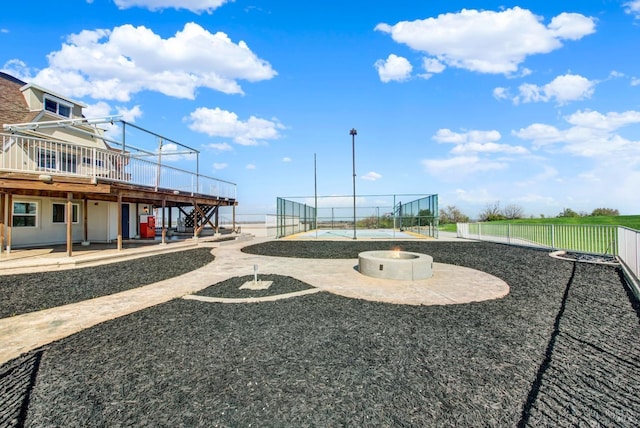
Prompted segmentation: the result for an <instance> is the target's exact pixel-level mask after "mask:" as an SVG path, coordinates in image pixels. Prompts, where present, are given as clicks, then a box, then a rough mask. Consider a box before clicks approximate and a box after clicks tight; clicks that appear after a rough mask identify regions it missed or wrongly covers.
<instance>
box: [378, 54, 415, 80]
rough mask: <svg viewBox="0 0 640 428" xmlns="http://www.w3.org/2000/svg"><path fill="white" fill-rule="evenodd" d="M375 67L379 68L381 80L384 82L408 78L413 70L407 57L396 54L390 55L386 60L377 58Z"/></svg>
mask: <svg viewBox="0 0 640 428" xmlns="http://www.w3.org/2000/svg"><path fill="white" fill-rule="evenodd" d="M374 67H375V68H376V70H378V75H379V76H380V80H381V81H382V82H384V83H387V82H391V81H397V82H401V81H403V80H407V79H408V78H409V77H410V76H411V71H412V70H413V67H412V66H411V64H410V63H409V61H408V60H407V59H406V58H404V57H401V56H397V55H394V54H391V55H389V56H388V57H387V59H386V60H384V59H379V60H377V61H376V63H375V64H374Z"/></svg>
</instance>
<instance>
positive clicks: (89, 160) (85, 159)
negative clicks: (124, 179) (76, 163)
mask: <svg viewBox="0 0 640 428" xmlns="http://www.w3.org/2000/svg"><path fill="white" fill-rule="evenodd" d="M82 163H83V164H85V165H93V163H94V159H92V158H90V157H87V156H83V157H82ZM95 165H96V166H103V165H104V162H102V159H95Z"/></svg>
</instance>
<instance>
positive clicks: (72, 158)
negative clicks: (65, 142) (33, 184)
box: [38, 148, 78, 172]
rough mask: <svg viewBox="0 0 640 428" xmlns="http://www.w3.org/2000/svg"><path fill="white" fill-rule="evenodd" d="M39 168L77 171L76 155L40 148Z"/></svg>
mask: <svg viewBox="0 0 640 428" xmlns="http://www.w3.org/2000/svg"><path fill="white" fill-rule="evenodd" d="M38 168H41V169H45V170H55V171H64V172H77V171H78V164H77V157H76V155H72V154H70V153H65V152H54V151H52V150H45V149H40V148H38Z"/></svg>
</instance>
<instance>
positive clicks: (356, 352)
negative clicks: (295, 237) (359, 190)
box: [0, 241, 640, 427]
mask: <svg viewBox="0 0 640 428" xmlns="http://www.w3.org/2000/svg"><path fill="white" fill-rule="evenodd" d="M396 246H400V247H401V248H402V249H403V250H405V251H416V252H423V253H427V254H430V255H432V256H433V257H434V260H435V261H437V262H439V263H451V264H456V265H461V266H467V267H471V268H475V269H480V270H483V271H485V272H488V273H491V274H493V275H496V276H498V277H500V278H501V279H503V280H505V281H506V282H507V283H508V284H509V285H510V287H511V292H510V294H509V295H508V296H507V297H505V298H503V299H499V300H494V301H486V302H478V303H470V304H463V305H450V306H409V305H392V304H384V303H377V302H370V301H364V300H358V299H348V298H345V297H341V296H337V295H333V294H330V293H327V292H322V293H317V294H313V295H307V296H302V297H296V298H292V299H285V300H280V301H275V302H266V303H242V304H229V303H210V302H201V301H195V300H184V299H176V300H173V301H171V302H168V303H166V304H162V305H158V306H155V307H152V308H148V309H145V310H142V311H139V312H137V313H134V314H131V315H128V316H125V317H121V318H118V319H115V320H112V321H109V322H105V323H103V324H100V325H98V326H95V327H93V328H90V329H87V330H84V331H82V332H80V333H77V334H75V335H73V336H70V337H68V338H65V339H62V340H60V341H57V342H55V343H52V344H50V345H48V346H46V347H44V348H42V349H39V350H36V351H33V352H32V353H30V354H27V355H25V356H22V357H20V358H18V359H16V360H13V361H11V362H9V363H7V364H5V365H3V366H2V367H0V388H3V390H4V391H11V392H6V393H5V394H4V396H5V402H4V405H3V406H1V407H2V411H0V424H1V423H2V421H3V419H2V416H1V415H3V414H4V415H5V421H8V422H7V424H9V425H10V424H11V423H15V424H16V426H19V424H22V423H23V422H24V424H25V425H26V426H31V427H45V426H46V427H49V426H65V427H76V426H77V427H81V426H82V427H85V426H172V427H173V426H178V427H179V426H185V427H186V426H189V427H191V426H205V427H210V426H229V427H234V426H251V425H259V426H277V427H285V426H292V427H301V426H496V427H504V426H522V427H524V426H622V427H627V426H628V427H631V426H638V425H640V399H639V398H638V396H639V395H640V394H638V392H639V391H638V390H639V387H638V385H640V343H639V341H638V337H639V334H640V328H639V322H638V320H639V314H640V310H639V307H638V305H637V303H636V301H635V300H634V299H633V297H632V295H631V294H630V293H629V292H628V291H627V289H626V286H625V284H624V281H623V280H622V278H621V273H620V270H619V269H618V268H616V267H612V266H603V265H596V264H587V263H578V262H569V261H563V260H557V259H553V258H551V257H549V255H548V254H547V253H546V252H544V251H537V250H533V249H526V248H519V247H508V246H504V245H500V244H491V243H451V242H424V243H420V242H396V243H389V242H373V241H370V242H360V241H358V242H304V241H297V242H296V241H273V242H267V243H264V244H258V245H253V246H250V247H248V248H246V249H245V250H244V251H246V252H251V253H257V254H267V255H278V256H288V257H314V258H325V257H331V258H356V257H357V254H358V253H359V252H360V251H364V250H374V249H389V248H393V247H396ZM185 253H186V252H185ZM179 254H180V253H174V254H173V257H174V258H178V259H180V260H182V257H181V256H180V255H179ZM155 257H159V256H155ZM152 258H153V257H151V258H148V261H149V262H150V263H151V259H152ZM293 262H294V261H293V260H292V263H293ZM136 263H137V264H139V263H140V262H139V261H137V262H136ZM176 264H179V263H176ZM92 272H93V271H92V270H85V271H84V277H83V281H84V282H85V283H92V282H94V281H95V282H98V280H99V279H100V281H102V280H103V278H104V277H102V278H98V277H96V276H94V275H93V273H92ZM45 275H48V274H45ZM262 279H263V280H266V279H267V278H266V277H262ZM246 280H247V277H243V278H234V279H233V280H229V281H225V282H223V283H220V284H217V285H216V284H212V287H209V288H208V289H206V290H205V291H204V292H203V293H214V294H216V295H221V296H223V297H224V296H225V295H226V293H225V292H223V291H224V290H225V289H226V290H227V291H228V293H229V296H228V297H233V296H232V295H231V294H233V293H236V291H237V290H234V287H235V286H236V285H238V284H239V283H240V282H244V281H246ZM269 280H273V281H274V285H273V287H274V289H273V290H279V291H281V292H282V291H284V290H288V289H290V287H294V288H295V287H299V286H305V285H304V284H299V281H297V280H295V279H294V278H289V277H283V276H278V275H273V276H272V277H271V278H270V279H269ZM216 289H217V290H216ZM35 292H36V293H37V290H36V291H35ZM243 292H244V291H243ZM41 293H42V294H43V295H44V294H46V293H47V288H44V289H43V290H42V292H41ZM42 298H43V299H44V297H42ZM25 368H26V369H25ZM8 398H11V399H12V400H9V399H8ZM9 401H10V402H11V403H13V407H10V406H9V404H8V402H9ZM16 403H17V404H16ZM6 415H10V418H8V417H7V416H6ZM12 421H13V422H12Z"/></svg>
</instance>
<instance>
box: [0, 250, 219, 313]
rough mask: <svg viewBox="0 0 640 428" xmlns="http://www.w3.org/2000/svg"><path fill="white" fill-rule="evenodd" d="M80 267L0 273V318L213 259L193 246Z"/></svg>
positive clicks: (137, 284)
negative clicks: (48, 270)
mask: <svg viewBox="0 0 640 428" xmlns="http://www.w3.org/2000/svg"><path fill="white" fill-rule="evenodd" d="M178 254H180V256H176V255H175V253H167V254H160V255H155V256H149V257H145V258H144V259H136V260H129V261H123V262H117V263H110V264H106V265H100V266H93V267H85V268H79V269H65V270H56V271H51V272H47V273H28V274H20V275H0V296H2V299H0V318H6V317H10V316H14V315H20V314H24V313H27V312H33V311H40V310H42V309H48V308H55V307H57V306H62V305H66V304H69V303H76V302H81V301H83V300H88V299H93V298H95V297H100V296H106V295H109V294H115V293H119V292H121V291H125V290H130V289H132V288H137V287H141V286H143V285H147V284H153V283H154V282H158V281H162V280H165V279H168V278H173V277H176V276H179V275H182V274H183V273H187V272H191V271H193V270H195V269H198V268H201V267H203V266H205V265H206V264H208V263H211V262H212V261H213V255H211V248H194V249H189V250H185V251H181V252H180V253H178Z"/></svg>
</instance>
